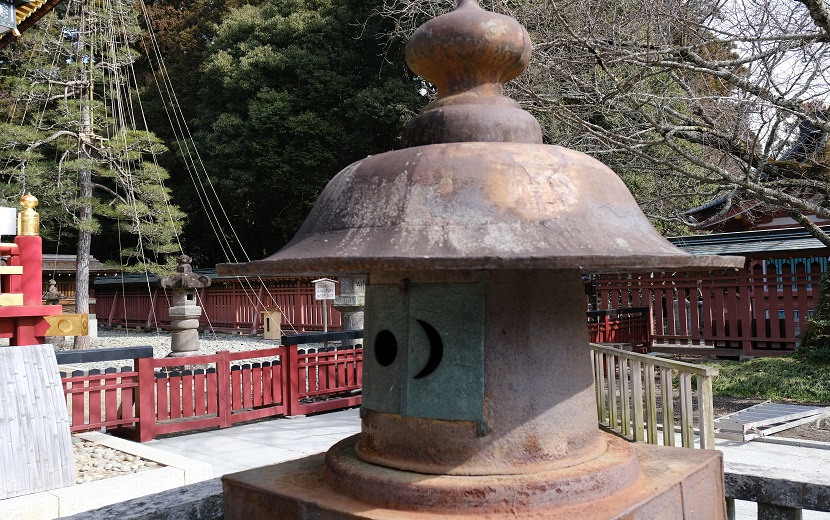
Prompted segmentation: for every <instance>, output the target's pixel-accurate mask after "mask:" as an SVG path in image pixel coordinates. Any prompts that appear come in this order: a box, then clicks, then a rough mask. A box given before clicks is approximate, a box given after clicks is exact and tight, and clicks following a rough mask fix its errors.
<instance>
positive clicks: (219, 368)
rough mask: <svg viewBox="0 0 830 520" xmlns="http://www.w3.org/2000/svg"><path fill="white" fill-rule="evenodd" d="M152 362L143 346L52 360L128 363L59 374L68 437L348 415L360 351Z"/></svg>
mask: <svg viewBox="0 0 830 520" xmlns="http://www.w3.org/2000/svg"><path fill="white" fill-rule="evenodd" d="M152 356H153V353H152V348H150V347H127V348H117V349H102V350H100V351H96V350H87V351H78V352H74V351H70V352H59V353H57V357H58V363H59V364H71V363H78V362H81V363H84V362H87V363H88V362H93V361H96V362H97V361H101V360H102V359H103V360H106V361H109V360H117V359H131V360H132V361H133V366H127V367H124V368H121V369H117V368H112V369H107V370H105V371H104V372H101V371H100V370H90V371H88V372H84V371H74V372H72V373H71V374H64V373H62V374H61V378H62V382H63V387H64V394H65V395H66V396H67V407H68V409H69V415H70V417H71V431H72V432H79V431H90V430H100V429H102V428H104V429H106V430H108V431H110V432H111V433H116V434H119V435H123V436H126V437H130V438H134V439H136V440H139V441H141V442H145V441H149V440H151V439H153V438H154V437H156V436H157V435H161V434H165V433H173V432H181V431H188V430H196V429H201V428H209V427H220V428H226V427H229V426H231V425H233V424H236V423H239V422H243V421H250V420H253V419H260V418H264V417H271V416H277V415H283V416H292V415H303V414H309V413H316V412H324V411H329V410H337V409H343V408H349V407H352V406H357V405H359V404H360V403H361V400H362V396H361V395H360V394H359V391H360V389H361V388H362V385H363V362H362V360H363V349H362V348H360V346H357V348H355V347H338V348H336V349H335V348H321V349H313V348H311V349H301V348H297V346H296V345H291V346H286V345H280V346H278V347H275V348H270V349H262V350H253V351H248V352H235V353H230V352H218V353H216V354H212V355H205V356H189V357H180V358H163V359H155V358H153V357H152ZM98 358H102V359H98ZM182 366H184V367H186V368H187V370H183V369H181V367H182ZM177 368H178V369H177Z"/></svg>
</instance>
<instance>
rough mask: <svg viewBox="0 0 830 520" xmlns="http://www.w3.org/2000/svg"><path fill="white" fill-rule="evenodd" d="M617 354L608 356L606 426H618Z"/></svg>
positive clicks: (614, 427) (615, 427)
mask: <svg viewBox="0 0 830 520" xmlns="http://www.w3.org/2000/svg"><path fill="white" fill-rule="evenodd" d="M617 361H618V359H617V356H610V357H609V358H608V361H607V363H608V426H610V427H611V428H613V429H614V430H616V429H617V428H618V425H617V424H618V423H617V421H618V416H617V375H616V373H617Z"/></svg>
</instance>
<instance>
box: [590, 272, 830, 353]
mask: <svg viewBox="0 0 830 520" xmlns="http://www.w3.org/2000/svg"><path fill="white" fill-rule="evenodd" d="M766 267H767V268H771V267H772V266H771V265H767V266H766ZM764 270H765V267H764V266H762V265H755V266H753V268H752V270H746V269H743V270H740V271H726V272H723V271H722V272H711V273H648V274H632V275H602V276H595V277H594V278H593V279H592V281H591V282H590V284H589V285H588V286H587V288H586V291H587V292H588V294H589V301H591V302H592V303H593V306H594V308H595V309H596V310H597V311H600V312H598V313H597V314H599V315H601V316H595V317H594V319H593V323H591V321H592V320H591V318H590V315H591V313H590V312H589V323H590V327H591V339H592V341H595V342H601V343H604V342H610V343H614V342H620V343H640V344H643V345H644V346H646V347H648V348H649V349H651V350H659V348H660V346H661V345H671V346H685V347H704V346H705V347H716V348H719V349H731V350H732V351H735V352H737V353H739V354H743V355H751V356H771V355H781V354H785V353H788V352H792V351H793V350H794V349H795V347H796V345H797V342H798V337H799V334H800V333H801V331H802V330H803V329H804V327H805V326H806V324H807V318H808V317H810V316H812V312H813V308H814V302H816V301H817V299H818V291H819V285H818V283H819V279H820V277H821V273H819V272H813V273H807V272H804V269H803V264H798V265H797V266H796V269H795V272H791V271H790V268H789V265H787V264H784V266H783V268H782V269H781V272H769V271H768V272H766V273H765V272H764ZM770 270H771V269H770ZM602 311H606V312H611V311H613V312H615V313H616V314H617V315H613V316H610V317H605V316H602ZM613 312H612V314H613ZM724 352H727V351H724Z"/></svg>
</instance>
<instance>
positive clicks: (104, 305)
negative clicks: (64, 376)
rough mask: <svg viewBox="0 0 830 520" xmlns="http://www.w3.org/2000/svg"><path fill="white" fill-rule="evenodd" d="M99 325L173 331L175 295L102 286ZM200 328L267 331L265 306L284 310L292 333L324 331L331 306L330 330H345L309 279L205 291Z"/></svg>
mask: <svg viewBox="0 0 830 520" xmlns="http://www.w3.org/2000/svg"><path fill="white" fill-rule="evenodd" d="M95 297H96V300H97V303H96V313H97V316H98V320H99V323H101V324H106V325H109V326H122V327H147V328H150V327H159V328H163V329H167V328H169V327H170V315H169V314H168V310H169V308H170V306H171V302H170V295H169V294H167V292H166V291H164V290H163V289H161V288H158V287H154V286H151V285H150V284H144V285H140V284H130V285H124V286H119V285H114V284H113V285H96V287H95ZM199 305H200V306H201V307H202V316H201V318H200V319H199V326H200V327H202V328H203V329H210V330H216V331H242V332H247V333H252V334H255V333H257V332H262V320H261V313H262V311H263V309H264V308H265V307H279V308H280V310H281V311H282V327H283V330H286V331H296V332H304V331H307V330H323V305H326V306H327V307H328V308H327V311H328V312H327V316H328V319H327V321H328V327H327V328H328V330H339V329H340V313H339V312H338V311H337V310H335V309H334V308H333V307H332V302H331V300H320V301H318V300H315V299H314V287H313V286H312V285H311V282H310V279H309V280H293V279H292V280H270V281H267V282H261V283H259V282H258V283H254V284H249V283H247V282H246V281H244V280H240V281H238V282H234V283H232V282H224V281H220V282H217V283H214V284H212V285H211V286H210V287H207V288H205V289H203V290H201V291H200V292H199Z"/></svg>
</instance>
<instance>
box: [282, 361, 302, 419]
mask: <svg viewBox="0 0 830 520" xmlns="http://www.w3.org/2000/svg"><path fill="white" fill-rule="evenodd" d="M286 354H287V356H285V361H286V362H285V363H284V364H283V367H282V380H283V386H282V388H283V391H282V395H283V396H284V398H285V408H286V413H285V415H288V416H292V415H300V382H299V381H298V380H297V378H298V377H299V375H298V370H297V365H298V364H299V359H298V357H299V354H298V352H297V345H288V346H287V347H286Z"/></svg>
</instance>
